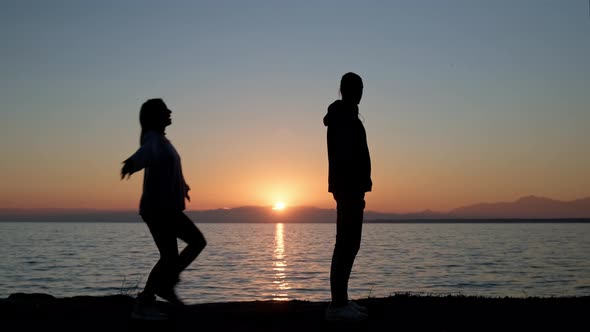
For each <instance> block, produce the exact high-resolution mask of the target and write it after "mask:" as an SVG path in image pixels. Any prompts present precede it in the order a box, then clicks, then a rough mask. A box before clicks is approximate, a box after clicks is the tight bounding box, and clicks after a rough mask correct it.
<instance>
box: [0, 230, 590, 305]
mask: <svg viewBox="0 0 590 332" xmlns="http://www.w3.org/2000/svg"><path fill="white" fill-rule="evenodd" d="M196 225H197V227H198V228H199V229H200V230H201V231H202V232H203V234H204V235H205V237H206V239H207V242H208V245H207V247H206V248H205V249H204V251H203V252H202V253H201V255H200V256H199V257H198V258H197V259H196V260H195V261H194V262H193V263H192V264H191V265H190V266H189V267H188V268H187V270H185V271H184V272H183V273H182V275H181V282H180V283H179V284H178V286H177V289H176V291H177V293H178V296H179V297H180V298H181V299H183V300H184V301H185V302H186V303H188V304H198V303H215V302H236V301H265V300H278V301H289V300H303V301H329V300H330V287H329V278H330V275H329V273H330V260H331V255H332V250H333V247H334V241H335V235H336V230H335V224H333V223H327V224H326V223H324V224H321V223H319V224H312V223H288V224H283V223H248V224H245V223H196ZM184 245H185V244H184V243H183V242H182V241H179V243H178V246H179V249H180V250H181V249H182V248H183V247H184ZM589 253H590V223H528V222H527V223H458V222H457V223H455V222H449V223H391V224H387V223H379V224H378V223H365V225H364V226H363V234H362V243H361V249H360V251H359V253H358V256H357V258H356V261H355V263H354V266H353V271H352V275H351V277H350V281H349V297H350V298H352V299H362V298H369V297H387V296H391V295H396V294H416V295H435V296H438V295H440V296H445V295H465V296H485V297H572V296H589V295H590V255H589ZM0 255H1V256H0V298H7V297H8V296H9V295H10V294H14V293H44V294H50V295H53V296H55V297H73V296H107V295H117V294H124V295H131V296H135V295H136V294H137V293H138V292H139V291H141V289H142V288H143V286H144V285H145V281H146V280H147V277H148V274H149V271H150V270H151V268H152V267H153V265H154V264H155V263H156V261H157V260H158V257H159V254H158V251H157V248H156V246H155V245H154V243H153V240H152V238H151V235H150V233H149V231H148V229H147V227H146V225H145V224H143V223H142V222H129V223H112V222H111V223H107V222H105V223H87V222H63V223H59V222H2V223H0Z"/></svg>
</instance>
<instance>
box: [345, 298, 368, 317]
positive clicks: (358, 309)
mask: <svg viewBox="0 0 590 332" xmlns="http://www.w3.org/2000/svg"><path fill="white" fill-rule="evenodd" d="M348 304H349V305H350V306H351V307H353V308H355V309H356V311H358V312H362V313H363V314H369V309H368V308H367V307H363V306H362V305H358V304H357V303H356V302H353V301H348Z"/></svg>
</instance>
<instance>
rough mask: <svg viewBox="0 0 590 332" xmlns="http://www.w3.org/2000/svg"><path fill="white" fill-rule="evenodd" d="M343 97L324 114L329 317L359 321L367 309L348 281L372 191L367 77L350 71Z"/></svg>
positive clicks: (342, 88)
mask: <svg viewBox="0 0 590 332" xmlns="http://www.w3.org/2000/svg"><path fill="white" fill-rule="evenodd" d="M340 94H341V99H340V100H336V101H334V102H333V103H332V104H331V105H330V106H329V107H328V113H327V114H326V116H325V117H324V119H323V120H324V125H325V126H326V127H327V128H328V129H327V145H328V162H329V168H328V172H329V174H328V192H331V193H332V194H333V196H334V199H335V201H336V212H337V218H336V243H335V245H334V252H333V254H332V262H331V267H330V290H331V297H332V301H331V303H330V305H329V307H328V308H327V309H326V319H327V320H330V321H360V320H363V319H366V318H367V317H368V310H367V308H365V307H362V306H360V305H358V304H356V303H354V302H352V301H349V300H348V280H349V278H350V274H351V271H352V266H353V264H354V260H355V258H356V255H357V253H358V251H359V248H360V245H361V234H362V227H363V211H364V208H365V193H366V192H368V191H371V189H372V185H373V183H372V181H371V158H370V155H369V148H368V145H367V135H366V132H365V128H364V126H363V123H362V122H361V120H360V119H359V109H358V104H359V103H360V101H361V97H362V95H363V81H362V79H361V77H360V76H359V75H357V74H355V73H346V74H344V75H343V76H342V79H341V81H340Z"/></svg>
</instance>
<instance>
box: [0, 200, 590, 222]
mask: <svg viewBox="0 0 590 332" xmlns="http://www.w3.org/2000/svg"><path fill="white" fill-rule="evenodd" d="M186 213H187V214H188V215H189V216H190V217H191V218H193V220H194V221H195V222H243V223H252V222H285V223H290V222H308V223H324V222H326V223H333V222H334V221H335V219H336V211H335V210H334V209H320V208H315V207H290V208H287V209H286V210H284V211H274V210H272V209H271V208H270V207H262V206H243V207H238V208H231V209H213V210H197V211H187V212H186ZM492 219H493V220H500V221H502V220H511V219H570V220H571V219H590V197H587V198H582V199H577V200H573V201H558V200H554V199H550V198H545V197H537V196H526V197H522V198H520V199H518V200H516V201H514V202H497V203H480V204H474V205H469V206H465V207H460V208H457V209H454V210H451V211H449V212H436V211H430V210H426V211H422V212H414V213H382V212H375V211H365V221H366V222H400V221H413V222H426V221H428V222H435V221H443V220H445V221H448V220H457V221H461V220H479V221H481V220H492ZM140 220H141V218H140V216H139V215H138V214H137V211H103V210H92V209H0V222H1V221H46V222H57V221H61V222H73V221H78V222H80V221H81V222H109V221H112V222H130V221H140Z"/></svg>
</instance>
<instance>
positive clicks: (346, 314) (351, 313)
mask: <svg viewBox="0 0 590 332" xmlns="http://www.w3.org/2000/svg"><path fill="white" fill-rule="evenodd" d="M368 317H369V316H368V315H367V314H364V313H362V312H360V311H358V310H356V309H355V308H354V307H353V306H351V305H350V304H348V305H346V306H343V307H337V308H332V307H328V309H326V320H327V321H330V322H360V321H363V320H365V319H367V318H368Z"/></svg>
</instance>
